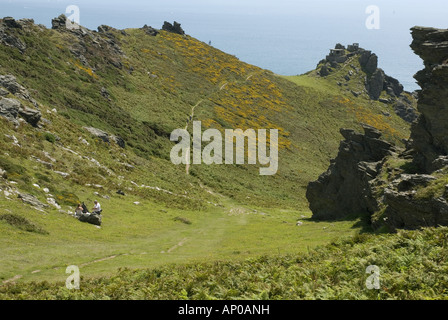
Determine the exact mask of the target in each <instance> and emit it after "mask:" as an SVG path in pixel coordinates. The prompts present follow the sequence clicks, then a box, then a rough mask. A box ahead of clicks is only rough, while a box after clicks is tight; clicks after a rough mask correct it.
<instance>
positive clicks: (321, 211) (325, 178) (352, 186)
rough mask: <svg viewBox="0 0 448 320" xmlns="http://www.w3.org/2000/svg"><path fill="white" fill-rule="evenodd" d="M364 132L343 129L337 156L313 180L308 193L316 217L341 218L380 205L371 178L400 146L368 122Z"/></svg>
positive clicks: (363, 212) (364, 211)
mask: <svg viewBox="0 0 448 320" xmlns="http://www.w3.org/2000/svg"><path fill="white" fill-rule="evenodd" d="M363 128H364V135H363V134H360V133H356V132H355V131H354V130H349V129H341V134H342V135H343V136H344V138H345V140H344V141H342V142H341V144H340V147H339V153H338V155H337V157H336V159H334V160H332V161H331V164H330V167H329V169H328V171H327V172H325V173H323V174H322V175H321V176H320V177H319V179H318V180H317V181H314V182H310V183H309V185H308V189H307V193H306V197H307V199H308V201H309V203H310V209H311V210H312V212H313V218H315V219H337V218H341V217H344V216H346V215H348V214H365V213H367V214H372V213H373V212H374V211H375V209H376V208H377V205H376V203H372V201H374V199H373V196H372V193H371V188H370V185H369V182H370V181H371V180H373V179H374V178H375V177H376V176H377V175H378V173H379V169H380V168H381V165H382V160H383V159H384V157H386V156H387V155H391V154H393V153H395V152H396V151H397V149H396V148H395V147H394V146H393V145H392V144H390V143H388V142H386V141H384V140H382V139H380V138H381V133H380V132H379V131H378V130H376V129H375V128H373V127H370V126H367V125H364V126H363Z"/></svg>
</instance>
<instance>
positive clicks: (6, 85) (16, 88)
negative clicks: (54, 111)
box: [0, 75, 42, 127]
mask: <svg viewBox="0 0 448 320" xmlns="http://www.w3.org/2000/svg"><path fill="white" fill-rule="evenodd" d="M0 89H1V90H2V91H1V92H2V94H0V96H1V97H0V116H2V117H4V118H6V119H7V120H9V121H11V122H13V123H14V124H15V125H18V119H17V117H18V116H19V115H20V116H21V117H22V118H23V119H24V120H25V121H26V122H28V123H29V124H31V125H32V126H34V127H37V126H38V123H39V121H40V120H41V117H42V114H41V112H40V111H39V110H37V109H32V108H29V107H27V106H24V105H22V103H21V102H20V101H19V100H17V99H14V98H5V96H8V95H9V94H13V95H14V96H16V97H17V98H20V99H23V100H25V101H29V102H31V103H32V104H33V105H34V106H35V107H38V104H37V102H36V101H35V100H34V99H32V98H31V97H30V94H29V92H28V90H27V89H25V87H23V86H22V85H20V84H19V83H17V80H16V78H15V77H14V76H13V75H0Z"/></svg>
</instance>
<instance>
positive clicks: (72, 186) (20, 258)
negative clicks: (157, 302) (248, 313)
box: [0, 26, 409, 298]
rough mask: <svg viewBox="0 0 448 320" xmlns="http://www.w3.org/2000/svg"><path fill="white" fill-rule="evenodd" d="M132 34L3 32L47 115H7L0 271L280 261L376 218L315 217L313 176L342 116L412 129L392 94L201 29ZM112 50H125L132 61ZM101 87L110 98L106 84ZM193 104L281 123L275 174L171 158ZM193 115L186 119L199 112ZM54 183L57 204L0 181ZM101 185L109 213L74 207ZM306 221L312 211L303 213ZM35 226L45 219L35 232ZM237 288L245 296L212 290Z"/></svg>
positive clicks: (219, 121) (207, 111) (54, 277)
mask: <svg viewBox="0 0 448 320" xmlns="http://www.w3.org/2000/svg"><path fill="white" fill-rule="evenodd" d="M14 32H19V31H17V30H16V31H14ZM126 33H127V35H124V34H122V33H121V32H119V31H112V34H113V35H114V36H115V41H116V43H117V44H119V45H120V47H121V49H122V50H123V52H124V55H123V56H119V55H116V54H114V53H113V52H112V51H110V50H109V49H108V45H106V44H105V42H103V40H102V39H103V38H105V37H106V36H105V35H101V34H96V35H95V36H97V37H99V38H98V39H97V40H98V41H100V42H101V43H102V46H101V47H100V46H97V45H96V44H95V43H94V42H93V41H92V39H91V38H90V36H87V37H84V38H82V39H83V40H80V39H79V38H77V37H75V36H74V35H73V34H71V33H70V32H59V31H56V30H46V29H45V30H40V29H39V27H37V26H34V27H32V28H31V29H30V30H29V31H27V30H23V31H20V35H19V36H20V37H21V39H22V40H23V41H24V42H26V44H27V50H26V51H25V53H24V54H20V53H18V52H17V50H16V49H14V48H10V47H5V46H0V60H1V61H2V63H1V66H0V74H13V75H14V76H16V77H17V80H18V82H19V83H20V84H22V85H23V86H25V87H26V88H27V89H28V90H29V92H30V94H31V96H32V98H33V99H35V100H36V101H37V102H38V103H39V107H40V111H41V112H42V116H43V117H44V118H45V119H46V121H42V122H41V123H42V128H33V127H31V126H29V125H24V124H22V125H20V126H19V127H18V128H15V127H14V126H13V125H12V124H11V123H8V122H7V121H6V120H5V119H3V118H2V119H0V144H1V151H0V168H2V169H3V170H6V174H5V175H4V177H3V178H0V189H2V191H0V215H4V216H5V217H11V216H8V215H13V217H16V219H15V220H14V219H12V220H11V219H1V220H0V233H1V236H0V238H1V241H0V251H1V253H2V254H1V255H0V281H1V283H3V282H4V281H8V280H10V279H15V280H14V281H17V282H19V283H20V284H19V286H20V285H21V283H24V284H23V285H24V286H26V284H27V283H29V282H30V281H49V282H50V283H54V282H55V281H64V279H65V278H66V277H67V275H66V274H65V268H66V267H67V266H68V265H78V266H79V267H80V269H81V273H82V275H83V277H85V279H91V280H90V281H92V282H95V281H97V280H94V279H98V277H100V276H105V277H115V275H116V272H117V269H118V268H123V267H129V268H132V269H135V268H150V270H157V269H154V268H171V265H172V264H174V265H175V266H177V267H176V268H180V269H178V270H189V269H188V268H191V266H194V265H197V266H198V267H200V266H203V263H204V261H210V262H211V261H221V262H217V266H220V265H222V264H224V265H225V264H226V263H228V264H235V265H239V264H241V266H243V265H244V266H246V267H247V262H245V261H247V259H251V260H249V261H253V262H254V263H255V261H258V260H257V259H262V258H259V257H260V256H265V255H267V256H269V258H268V260H266V261H277V260H278V259H282V258H279V257H283V256H284V255H291V256H296V255H301V254H303V253H307V252H309V251H311V250H312V249H313V248H315V247H317V246H320V245H324V244H326V243H328V242H330V241H332V240H333V239H335V238H338V237H346V236H350V235H353V234H358V233H360V232H364V231H366V228H367V227H366V225H365V224H364V222H361V220H360V219H347V220H345V221H333V222H316V221H312V220H311V219H310V218H309V217H310V216H311V213H310V212H309V209H308V203H307V201H306V199H305V191H306V186H307V184H308V182H309V181H311V180H314V179H316V178H317V177H318V176H319V175H320V174H321V173H322V172H324V171H325V170H326V169H327V167H328V164H329V161H330V159H331V158H333V157H334V156H335V155H336V153H337V149H338V146H339V142H340V140H341V139H342V137H341V135H340V134H339V129H340V128H341V127H349V128H360V123H361V122H367V123H368V124H371V125H373V126H375V127H377V128H378V129H380V130H381V131H383V132H384V133H385V137H386V138H387V139H389V140H391V141H395V142H397V143H400V140H401V139H402V138H407V137H408V134H409V125H408V124H406V123H405V122H404V121H402V120H401V119H399V118H398V117H396V116H395V115H394V114H393V112H390V113H391V114H392V116H391V117H385V116H383V112H385V111H391V110H390V107H386V106H384V105H382V104H379V103H377V102H371V101H369V100H368V99H367V98H366V97H363V96H361V97H358V98H354V97H353V96H352V95H351V94H350V93H349V91H347V90H348V89H350V88H352V87H347V88H345V87H344V88H340V87H339V86H337V85H336V84H335V83H336V81H338V79H339V78H338V77H342V76H343V75H341V74H336V75H335V76H334V77H335V78H334V79H320V78H316V77H315V74H313V73H312V72H311V73H309V74H307V75H302V76H296V77H280V76H277V75H274V74H273V73H272V72H270V71H267V70H263V69H260V68H258V67H255V66H251V65H249V64H246V63H243V62H241V61H239V60H238V59H237V58H235V57H234V56H231V55H228V54H225V53H224V52H221V51H219V50H217V49H215V48H213V47H211V46H208V45H206V44H205V43H202V42H200V41H198V40H196V39H194V38H192V37H181V36H179V35H174V34H170V33H166V32H161V33H160V35H159V36H157V37H150V36H147V35H145V34H144V32H143V31H142V30H139V29H127V30H126ZM80 41H81V42H83V43H80ZM76 45H81V46H86V47H88V48H89V50H88V51H87V52H86V53H85V58H86V59H87V61H88V63H89V66H85V65H83V64H82V63H81V61H79V60H78V58H76V57H75V56H74V55H73V54H72V53H71V51H70V48H71V47H73V46H76ZM111 60H114V61H116V60H119V61H120V62H121V63H122V68H116V67H114V66H113V65H112V64H111V63H110V62H111ZM103 87H104V88H106V90H107V91H108V92H109V99H108V98H106V97H103V96H102V94H101V89H102V88H103ZM353 88H354V87H353ZM353 88H352V89H353ZM21 102H22V103H23V104H25V105H29V104H30V103H29V102H27V101H24V100H23V99H21ZM195 106H196V107H195ZM193 107H194V118H193V119H194V120H200V121H202V123H203V129H204V130H205V129H207V128H216V129H218V130H220V131H221V132H223V130H225V129H236V128H241V129H247V128H252V129H260V128H264V129H279V132H280V142H281V144H280V145H281V149H280V151H279V170H278V173H277V174H276V175H274V176H260V175H259V171H258V167H257V166H251V165H211V166H206V165H200V166H199V165H197V166H194V165H193V166H192V167H191V169H190V174H189V175H187V174H185V167H184V166H175V165H173V164H172V163H171V161H170V160H169V153H170V150H171V147H172V146H173V145H174V144H173V142H171V141H170V140H169V136H170V133H171V132H172V130H173V129H177V128H184V127H185V126H186V124H187V119H188V118H189V116H190V115H191V114H192V110H193ZM54 108H55V109H56V110H57V112H54V111H53V109H54ZM388 108H389V109H388ZM85 126H93V127H96V128H99V129H102V130H105V131H107V132H109V133H110V134H114V135H118V136H120V137H122V138H123V139H124V140H125V142H126V147H125V148H124V149H122V148H120V147H119V146H118V145H116V144H115V143H110V144H107V143H104V142H103V141H100V140H99V139H98V138H95V137H93V136H91V135H90V134H89V133H88V132H87V131H86V130H84V129H83V127H85ZM187 128H188V129H189V130H190V131H191V124H190V125H189V126H187ZM12 136H14V137H16V139H17V140H18V143H19V145H15V144H13V139H11V137H12ZM61 173H66V174H68V176H64V175H61ZM35 184H37V185H38V186H39V187H36V186H35ZM44 188H48V189H49V192H50V194H51V195H52V196H53V198H54V199H55V200H56V201H57V202H58V203H59V205H61V207H62V209H61V212H60V211H59V210H57V209H55V208H49V209H45V210H44V211H43V212H42V211H37V210H35V209H33V208H31V207H30V206H28V205H25V204H23V203H22V202H21V201H20V199H16V195H15V194H14V193H13V195H12V196H10V199H6V197H5V196H4V191H5V190H6V191H7V190H13V191H17V192H25V193H30V194H32V195H34V196H36V197H37V198H38V199H39V200H40V201H41V202H43V203H46V202H47V198H48V197H49V195H48V194H47V193H45V192H44ZM118 190H122V191H123V192H124V193H125V194H126V195H125V196H121V195H118V194H117V193H116V192H117V191H118ZM95 199H97V200H99V201H100V202H101V204H102V206H103V209H104V218H103V225H102V226H101V228H97V227H95V226H93V225H89V224H84V223H81V222H79V221H77V220H76V219H74V218H73V217H71V216H69V215H68V214H67V211H69V210H70V211H73V210H74V207H75V205H76V204H77V202H85V203H86V204H88V205H91V204H92V202H93V200H95ZM134 202H139V203H140V204H139V205H136V204H134ZM302 216H303V217H302ZM18 217H20V218H18ZM22 218H23V219H24V220H23V219H22ZM21 219H22V220H21ZM13 220H14V221H15V222H14V221H13ZM298 220H300V221H302V222H303V224H302V225H300V226H297V225H296V222H297V221H298ZM11 221H13V223H12V224H11V223H10V222H11ZM30 226H34V229H33V230H34V231H36V230H44V231H45V232H40V233H39V232H29V231H30V230H31V229H27V228H28V227H30ZM38 228H41V229H38ZM31 231H32V230H31ZM269 259H273V260H269ZM222 261H231V262H222ZM285 261H288V260H285ZM168 265H170V267H167V266H168ZM256 265H257V263H255V264H254V266H256ZM246 267H245V268H246ZM200 268H202V267H200ZM203 268H208V267H207V265H204V267H203ZM163 270H167V269H163ZM210 270H211V271H212V270H214V269H213V268H210ZM148 272H152V271H148ZM179 272H180V271H179ZM213 272H214V271H213ZM179 274H181V272H180V273H179ZM224 274H226V273H225V272H224V273H223V275H224ZM17 276H20V277H18V278H17ZM119 277H121V276H119ZM255 277H258V276H256V275H255ZM264 277H265V276H264ZM173 279H175V280H176V281H177V280H178V279H176V278H173ZM240 280H241V281H247V279H244V278H241V279H240ZM98 281H102V280H98ZM120 281H121V280H120ZM126 281H127V280H126ZM5 285H6V286H7V284H5ZM241 285H246V286H249V285H250V284H249V283H248V282H246V283H242V284H241ZM32 286H33V285H31V284H30V287H29V288H32ZM2 288H3V287H2ZM6 288H7V289H5V290H9V289H8V288H10V287H8V286H7V287H6ZM104 288H105V290H109V289H107V285H105V286H104ZM10 289H11V294H13V292H17V291H15V290H16V289H14V288H10ZM183 289H185V291H186V293H185V292H184V291H183ZM2 290H3V289H2ZM17 290H19V291H22V289H17ZM33 290H34V289H33ZM251 290H252V289H250V290H248V291H247V294H248V295H250V296H253V295H255V296H256V295H257V294H259V295H260V297H265V295H266V293H263V292H264V291H265V289H262V290H261V289H260V290H261V291H259V292H258V291H257V290H258V289H257V290H255V291H257V292H258V293H255V291H251ZM288 290H289V289H288ZM190 291H191V288H190V289H188V288H182V289H179V290H178V288H177V287H176V289H175V290H174V291H173V292H172V293H171V294H172V295H173V297H177V296H176V295H177V294H180V295H181V297H190V296H191V294H190ZM2 292H3V293H4V294H5V295H4V296H2V297H9V296H8V293H6V292H4V291H2ZM23 294H24V297H25V296H26V290H25V291H23ZM63 294H64V295H66V294H67V293H66V292H64V293H63ZM139 294H141V293H139ZM284 294H285V297H286V296H287V295H286V291H285V293H284ZM38 296H39V295H36V297H38ZM69 296H70V295H69V294H68V296H67V297H69ZM109 296H110V297H123V298H124V297H125V296H124V295H122V296H119V295H113V294H110V295H109ZM151 296H153V297H163V295H158V294H154V295H153V294H152V293H151ZM234 296H235V297H240V296H241V295H240V294H239V293H235V294H233V293H232V292H230V293H222V292H220V293H219V294H218V293H217V294H212V295H211V296H210V297H234ZM255 296H254V297H255ZM273 296H275V295H273ZM97 297H103V296H102V295H98V296H97ZM129 297H131V296H128V298H129ZM193 297H196V296H193ZM198 297H199V296H198ZM202 297H207V296H204V295H202ZM268 297H270V295H268Z"/></svg>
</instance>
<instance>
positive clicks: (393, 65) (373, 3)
mask: <svg viewBox="0 0 448 320" xmlns="http://www.w3.org/2000/svg"><path fill="white" fill-rule="evenodd" d="M70 6H76V7H77V8H78V9H77V10H78V12H77V13H76V14H79V15H78V16H79V22H80V24H81V25H83V26H85V27H87V28H89V29H93V30H96V28H97V27H98V26H99V25H102V24H105V25H109V26H112V27H115V28H118V29H125V28H140V27H142V26H143V25H145V24H147V25H149V26H152V27H154V28H161V27H162V25H163V23H164V21H169V22H174V21H177V22H179V23H181V25H182V28H183V29H184V30H185V32H186V33H187V34H189V35H191V36H192V37H195V38H197V39H199V40H201V41H204V42H206V43H211V45H212V46H214V47H216V48H218V49H220V50H222V51H224V52H226V53H229V54H232V55H234V56H236V57H238V58H239V59H240V60H241V61H244V62H247V63H250V64H253V65H256V66H258V67H261V68H264V69H269V70H271V71H273V72H274V73H277V74H281V75H299V74H303V73H305V72H307V71H310V70H312V69H314V68H315V67H316V65H317V64H318V62H319V61H320V60H321V59H323V58H325V56H326V55H327V54H328V52H329V50H330V49H331V48H334V46H335V45H336V43H341V44H343V45H348V44H352V43H359V45H360V47H362V48H364V49H367V50H371V51H372V52H374V53H376V54H377V55H378V57H379V67H380V68H382V69H383V70H384V71H385V72H386V74H388V75H390V76H392V77H394V78H396V79H398V80H399V81H400V82H401V83H402V84H403V86H404V87H405V90H407V91H414V90H418V89H419V86H418V84H417V83H416V81H415V80H414V78H413V76H414V74H415V73H416V72H417V71H419V70H421V69H422V68H423V63H422V60H421V59H420V58H419V57H418V56H417V55H415V54H414V53H413V51H412V49H411V48H410V44H411V42H412V37H411V31H410V29H411V28H412V27H413V26H427V27H436V28H448V1H446V0H425V1H421V0H368V1H365V0H339V1H337V0H275V1H272V0H257V1H255V0H147V1H138V0H127V1H117V0H108V1H106V0H98V1H93V0H81V1H74V0H45V1H40V0H33V1H31V0H27V1H22V0H0V17H6V16H12V17H14V18H16V19H20V18H33V19H34V20H35V23H39V24H43V25H45V26H47V27H51V19H52V18H54V17H57V16H59V15H60V14H62V13H64V14H66V15H67V16H71V15H73V14H75V12H74V11H71V10H72V9H70V10H68V11H67V8H68V7H70ZM72 8H73V7H72Z"/></svg>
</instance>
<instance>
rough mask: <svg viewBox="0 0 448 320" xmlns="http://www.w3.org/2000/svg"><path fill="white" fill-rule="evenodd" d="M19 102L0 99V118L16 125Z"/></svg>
mask: <svg viewBox="0 0 448 320" xmlns="http://www.w3.org/2000/svg"><path fill="white" fill-rule="evenodd" d="M19 109H20V102H19V101H18V100H16V99H9V98H1V99H0V116H1V117H4V118H6V119H7V120H9V121H11V122H14V123H15V124H18V122H17V116H18V114H19Z"/></svg>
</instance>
